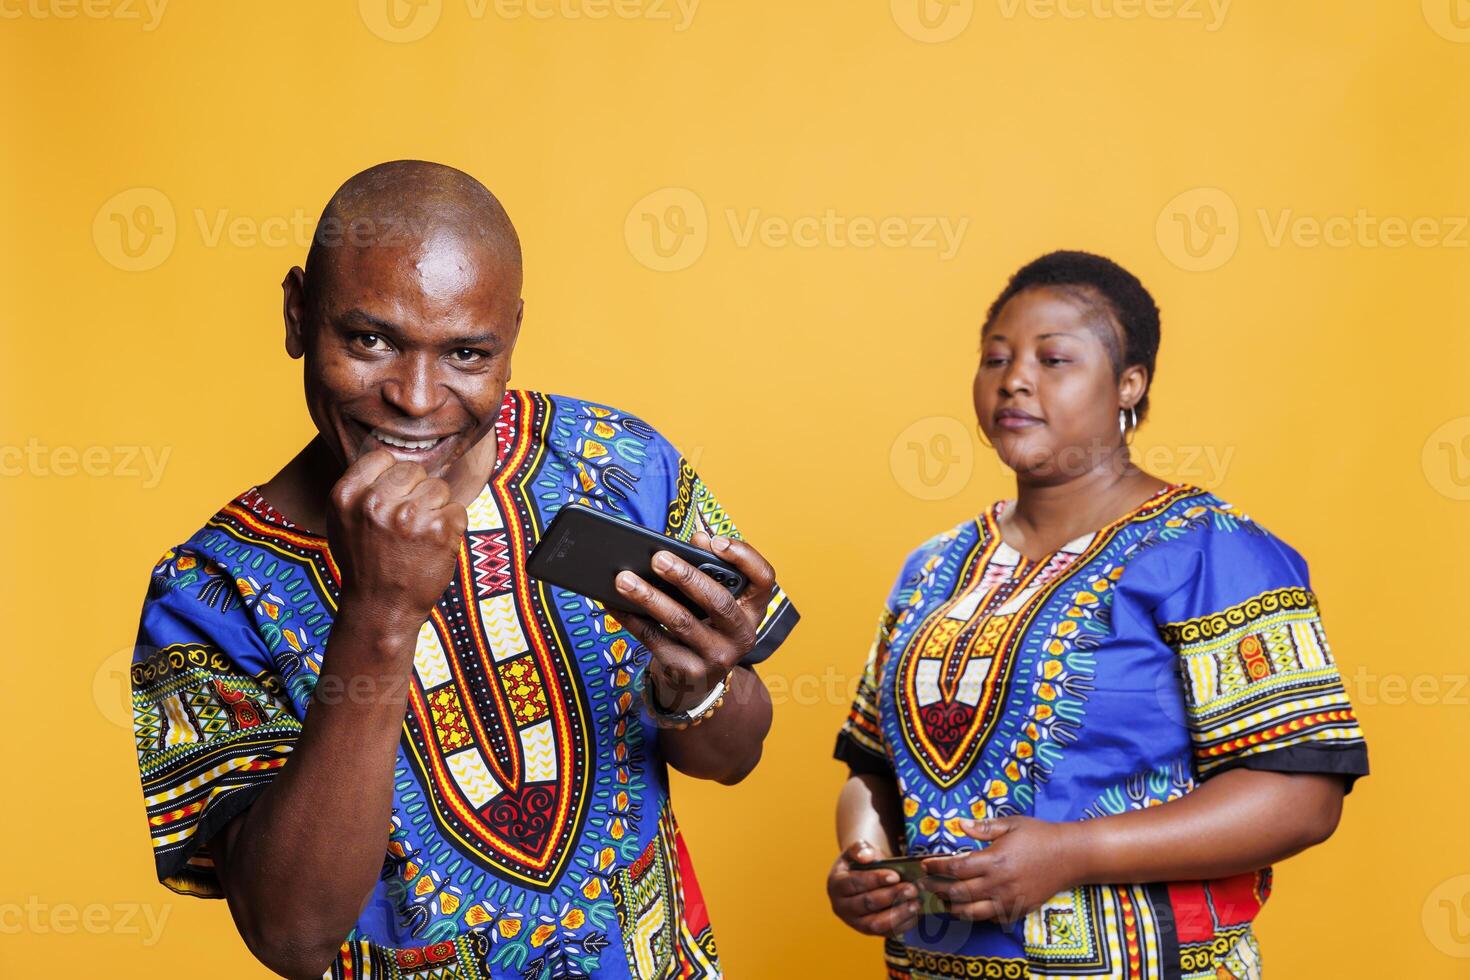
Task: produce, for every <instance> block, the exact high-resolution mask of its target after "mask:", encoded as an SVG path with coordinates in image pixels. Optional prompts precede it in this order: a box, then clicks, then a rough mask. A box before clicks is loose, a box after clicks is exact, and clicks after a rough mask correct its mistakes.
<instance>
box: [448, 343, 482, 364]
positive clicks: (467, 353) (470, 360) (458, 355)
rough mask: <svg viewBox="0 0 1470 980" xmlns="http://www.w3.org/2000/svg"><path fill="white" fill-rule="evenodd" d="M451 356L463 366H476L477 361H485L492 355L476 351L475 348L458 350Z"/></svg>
mask: <svg viewBox="0 0 1470 980" xmlns="http://www.w3.org/2000/svg"><path fill="white" fill-rule="evenodd" d="M450 356H451V357H453V358H454V359H455V360H456V361H458V362H460V363H461V364H474V363H476V362H477V361H482V360H484V359H485V358H486V357H489V356H490V355H489V354H487V353H486V352H485V351H482V350H476V349H475V348H473V347H461V348H459V349H458V350H456V351H454V353H453V354H451V355H450Z"/></svg>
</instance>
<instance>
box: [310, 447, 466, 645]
mask: <svg viewBox="0 0 1470 980" xmlns="http://www.w3.org/2000/svg"><path fill="white" fill-rule="evenodd" d="M468 522H469V517H468V515H467V514H466V513H465V508H464V505H463V504H460V503H459V502H458V501H456V500H454V499H452V498H451V496H450V491H449V484H448V483H447V482H445V481H444V480H442V479H438V478H436V477H431V476H429V474H428V473H427V472H425V470H424V468H423V467H422V466H420V465H419V464H417V463H410V462H399V461H397V460H395V459H394V458H393V456H392V454H391V453H389V452H387V451H386V450H376V451H374V452H371V453H368V454H367V455H365V456H363V457H361V458H360V459H358V460H357V461H356V462H354V463H353V464H352V465H351V466H350V467H348V469H347V472H346V473H344V474H342V478H341V479H340V480H338V481H337V485H336V486H335V487H333V488H332V503H331V507H330V509H329V511H328V517H327V535H328V540H329V542H330V543H331V548H332V555H333V557H334V558H335V559H336V561H337V566H338V568H340V569H341V572H342V591H343V603H344V605H351V606H352V607H353V608H354V610H355V614H356V615H357V616H365V617H368V618H370V619H371V620H372V621H373V623H374V625H376V626H378V627H379V628H381V629H382V630H384V631H386V632H388V633H398V634H399V635H417V634H418V631H419V627H421V626H422V625H423V623H424V620H426V619H428V617H429V611H430V610H431V609H433V607H434V603H435V602H437V601H438V600H439V596H440V595H442V594H443V592H444V590H445V588H447V587H448V585H449V582H450V580H451V579H452V578H453V577H454V569H455V564H456V561H457V559H458V556H459V549H460V542H461V541H462V540H463V537H464V532H465V527H466V525H467V524H468Z"/></svg>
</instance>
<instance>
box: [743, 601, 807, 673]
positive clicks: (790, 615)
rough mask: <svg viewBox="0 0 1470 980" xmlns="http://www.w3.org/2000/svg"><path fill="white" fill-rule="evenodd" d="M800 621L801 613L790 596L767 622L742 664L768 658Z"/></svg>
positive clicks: (746, 664) (748, 664)
mask: <svg viewBox="0 0 1470 980" xmlns="http://www.w3.org/2000/svg"><path fill="white" fill-rule="evenodd" d="M800 621H801V613H799V612H797V611H796V607H795V606H794V605H792V604H791V599H790V598H789V597H788V598H787V599H786V601H785V602H784V603H783V604H782V605H781V608H780V609H778V610H776V615H775V617H774V618H773V619H772V620H771V621H770V622H769V623H767V624H766V628H765V630H764V632H762V633H761V635H760V638H759V639H757V640H756V642H755V646H754V647H752V648H751V651H750V652H749V653H747V654H746V655H745V657H744V659H742V660H741V661H740V665H741V666H742V667H753V666H755V665H756V664H758V663H762V662H763V661H765V660H768V659H769V658H770V656H771V654H773V653H775V652H776V648H777V647H779V646H780V645H781V644H782V643H785V642H786V637H788V636H790V635H791V631H792V630H793V629H795V628H796V624H797V623H799V622H800Z"/></svg>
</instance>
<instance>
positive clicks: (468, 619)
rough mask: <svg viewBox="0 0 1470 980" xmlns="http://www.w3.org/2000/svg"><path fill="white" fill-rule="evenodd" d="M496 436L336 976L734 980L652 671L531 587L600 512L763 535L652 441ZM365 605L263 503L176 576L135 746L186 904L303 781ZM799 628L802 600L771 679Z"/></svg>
mask: <svg viewBox="0 0 1470 980" xmlns="http://www.w3.org/2000/svg"><path fill="white" fill-rule="evenodd" d="M495 434H496V438H497V441H498V451H499V452H498V459H497V463H496V469H495V471H494V474H493V476H492V477H491V478H490V481H489V483H488V484H487V485H486V487H485V489H484V490H483V491H482V492H481V494H480V495H479V497H478V498H477V499H476V500H475V501H474V502H473V503H472V504H471V505H470V507H469V508H468V510H469V527H468V530H467V531H466V534H465V541H464V543H463V546H462V548H461V551H460V566H459V572H458V574H457V575H456V577H455V579H454V581H453V582H452V583H451V585H450V586H449V588H448V589H447V590H446V591H445V593H444V595H443V596H442V597H441V598H440V600H439V602H438V604H437V605H436V606H435V608H434V610H433V612H432V614H431V615H430V618H429V620H428V621H427V622H426V623H425V624H424V626H423V629H422V631H421V632H420V634H419V639H418V645H417V649H416V652H415V655H414V670H413V675H412V679H411V688H410V694H409V706H408V710H407V712H406V715H405V718H404V724H403V735H402V740H401V743H400V746H399V750H398V758H397V762H396V764H395V767H394V771H393V795H394V800H393V810H392V817H391V822H390V827H389V840H388V846H387V852H386V853H385V854H384V858H383V867H382V875H381V880H380V881H379V882H378V884H377V886H376V887H375V889H374V891H373V893H372V896H371V898H370V899H369V901H368V903H367V906H366V908H365V909H364V911H363V913H362V916H361V917H360V918H359V919H358V921H357V924H356V926H355V928H354V929H353V930H352V932H351V934H350V935H349V936H347V937H346V941H345V942H344V943H343V945H342V948H341V950H340V953H339V955H338V957H337V959H336V961H335V962H334V963H333V964H332V967H331V969H330V970H329V971H328V973H327V974H326V976H329V977H336V978H349V977H350V978H366V977H382V978H392V977H451V976H452V977H456V978H464V980H470V978H480V977H515V978H527V980H537V978H569V980H575V978H582V977H599V978H602V977H608V978H623V977H634V978H650V977H660V978H662V977H716V976H719V975H720V971H719V966H718V961H717V958H716V952H715V944H714V939H713V935H712V933H711V930H710V925H709V916H708V914H707V912H706V910H705V906H704V902H703V900H702V899H701V897H700V891H699V885H698V882H697V881H696V879H695V877H694V872H693V869H692V867H691V866H690V863H689V855H688V853H687V851H686V849H685V847H684V843H683V840H682V838H681V836H680V833H679V830H678V826H677V824H676V823H675V820H674V815H673V812H672V810H671V809H670V806H669V795H668V782H667V778H668V777H667V770H666V767H665V762H664V759H663V758H662V756H661V755H660V753H659V745H658V729H657V728H656V727H655V726H654V725H653V723H652V722H651V721H650V720H649V719H648V718H647V716H646V713H645V712H644V711H643V710H642V702H641V697H640V693H639V692H640V687H641V684H642V679H643V674H644V668H645V666H646V664H647V660H648V653H647V651H646V650H645V649H644V648H643V647H642V646H641V645H639V644H638V643H637V642H636V641H635V640H634V639H633V638H632V636H631V635H630V634H628V633H627V632H625V631H624V630H622V629H621V628H620V626H619V625H618V624H617V622H616V621H615V620H614V619H612V618H611V617H609V616H608V615H606V613H605V612H604V611H603V609H602V608H601V606H600V605H598V604H597V603H595V602H594V601H593V600H590V599H587V598H584V597H583V596H580V595H577V594H575V593H572V592H568V591H565V590H562V589H559V588H556V587H554V586H551V585H549V584H546V583H543V582H540V581H538V580H536V579H533V578H531V577H530V576H528V575H527V574H526V571H525V563H526V556H527V555H528V553H529V552H530V551H531V549H532V548H533V547H534V546H535V544H536V542H537V540H538V536H539V535H540V534H541V532H542V530H543V529H544V528H545V527H546V525H547V523H548V522H549V521H550V519H551V518H552V516H554V515H555V514H556V512H557V511H558V510H559V509H560V508H561V507H562V505H563V504H565V503H567V502H569V501H574V500H579V501H583V502H586V503H590V504H592V505H593V506H596V507H599V508H602V509H605V510H608V511H610V512H614V513H617V514H619V515H621V516H624V517H626V518H629V519H631V520H633V521H636V522H638V523H639V524H642V525H644V526H646V527H650V528H653V529H655V530H658V531H662V532H665V533H668V534H671V535H674V536H676V537H678V538H681V539H684V540H687V539H689V538H690V537H691V536H692V535H693V533H694V532H695V531H697V530H705V531H708V532H710V533H711V534H721V535H729V536H738V533H739V532H738V531H737V530H736V528H735V525H734V524H733V523H732V521H731V519H730V517H729V515H728V514H727V513H726V512H725V510H724V509H723V508H722V507H721V506H720V504H719V503H718V502H717V501H716V499H715V497H714V496H713V495H712V494H711V493H710V491H709V489H708V487H706V486H705V484H704V483H703V482H702V481H701V480H700V478H699V477H698V476H697V475H696V474H695V472H694V470H693V469H692V468H691V467H690V465H689V463H688V462H687V461H686V460H684V458H683V457H681V456H680V455H679V453H678V452H677V451H676V450H675V449H674V448H673V446H671V445H670V444H669V442H668V441H667V440H665V439H664V438H663V437H662V436H661V435H659V434H658V433H657V432H656V431H654V430H653V429H652V428H651V427H650V426H649V425H648V424H647V423H645V422H643V421H642V420H640V419H638V418H635V417H633V416H630V415H627V414H624V413H622V412H619V411H616V410H614V409H611V408H607V407H605V406H600V405H594V404H591V403H588V402H585V401H581V400H578V399H574V398H567V397H561V396H552V395H543V394H538V393H534V392H529V391H509V392H507V393H506V396H505V401H504V403H503V405H502V407H501V411H500V415H499V418H498V421H497V423H496V433H495ZM339 594H340V579H339V575H338V571H337V567H336V565H335V564H334V563H333V560H332V556H331V554H330V553H329V551H328V548H327V542H326V540H325V539H323V538H321V537H318V536H315V535H312V534H308V533H304V532H303V531H302V530H301V529H299V528H297V527H294V526H293V525H292V524H290V523H289V522H288V521H287V520H286V519H285V518H284V517H282V515H280V514H279V513H277V512H275V511H274V510H272V508H271V507H270V505H269V504H268V503H267V502H266V501H265V499H264V498H262V497H261V495H260V493H259V492H258V491H257V490H255V489H253V488H252V489H251V490H249V491H247V492H245V493H244V494H242V495H241V496H239V497H238V498H236V499H235V500H234V501H232V502H231V503H229V504H228V505H226V506H225V507H224V509H222V510H221V511H220V512H219V513H218V514H216V515H215V516H214V517H213V518H212V519H211V520H210V521H209V523H208V524H206V525H205V526H204V527H203V529H201V530H200V531H199V532H198V533H196V534H195V535H194V536H193V537H192V538H190V539H189V540H188V541H187V542H185V543H184V544H183V545H181V546H179V547H178V548H176V549H174V550H172V551H170V552H168V554H167V555H165V556H164V558H163V560H162V561H161V562H160V563H159V564H158V566H157V567H156V568H155V569H154V571H153V577H152V581H151V586H150V589H149V592H148V598H147V600H146V602H145V604H144V607H143V613H142V623H141V626H140V628H139V635H138V646H137V651H136V654H135V656H134V660H133V668H132V683H133V710H134V719H135V723H134V729H135V732H134V733H135V735H136V739H137V749H138V765H139V768H140V770H141V773H142V779H143V792H144V796H145V798H146V806H147V814H148V825H149V829H150V831H151V834H152V843H153V852H154V856H155V858H156V862H157V871H158V876H159V879H160V880H161V881H162V882H163V883H164V884H166V885H167V886H169V887H170V888H172V889H174V890H175V891H179V892H182V893H184V894H191V895H199V896H206V897H219V896H220V894H221V892H220V885H219V881H218V879H217V877H216V875H215V872H214V866H213V862H212V861H211V859H210V854H209V843H208V842H209V838H210V836H211V835H212V834H214V833H215V832H217V831H218V830H219V829H220V827H221V826H223V825H224V824H225V823H226V822H228V821H229V820H230V819H231V818H232V817H234V816H236V815H237V814H239V813H240V812H242V811H243V810H245V809H246V808H247V807H248V806H249V805H250V803H251V802H252V801H253V800H254V799H255V798H256V796H257V795H258V794H259V793H260V792H261V791H262V790H264V789H265V788H266V787H267V786H268V785H269V783H270V780H271V778H272V777H273V776H274V775H275V774H276V773H277V772H279V771H280V769H281V767H282V766H284V765H285V764H286V763H287V761H288V760H289V758H290V754H291V749H292V746H293V745H294V743H295V741H296V739H297V738H298V737H299V735H300V733H301V729H302V719H303V718H304V717H305V715H306V709H307V706H308V704H309V703H310V702H311V698H312V692H313V689H314V688H315V685H316V681H317V677H318V674H319V672H320V669H321V660H322V653H323V651H324V649H325V648H326V645H327V637H328V635H329V633H330V632H331V628H332V618H333V614H334V613H335V611H336V608H337V600H338V597H339ZM796 620H797V613H796V610H795V608H794V607H793V606H792V605H791V603H790V602H789V601H788V600H787V598H786V596H785V594H784V593H782V592H780V591H779V590H778V592H777V594H776V596H775V597H774V598H773V599H772V601H771V604H770V606H769V608H768V610H767V613H766V617H765V620H764V622H763V623H762V625H761V627H760V631H759V635H758V643H757V646H756V648H755V649H754V650H753V651H752V653H751V654H750V655H749V656H748V657H747V659H746V661H745V663H747V664H754V663H756V662H759V661H760V660H762V659H764V658H765V657H767V656H769V655H770V654H771V652H772V651H773V650H774V649H775V648H776V647H777V646H778V645H779V644H780V643H781V642H782V640H783V639H784V638H785V637H786V635H787V633H788V632H789V631H790V630H791V628H792V627H793V626H794V625H795V623H796Z"/></svg>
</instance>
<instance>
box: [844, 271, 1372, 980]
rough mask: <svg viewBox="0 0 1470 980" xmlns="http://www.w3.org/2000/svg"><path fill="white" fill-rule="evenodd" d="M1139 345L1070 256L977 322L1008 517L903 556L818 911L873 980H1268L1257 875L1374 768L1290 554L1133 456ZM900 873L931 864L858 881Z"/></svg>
mask: <svg viewBox="0 0 1470 980" xmlns="http://www.w3.org/2000/svg"><path fill="white" fill-rule="evenodd" d="M1158 343H1159V314H1158V309H1157V307H1156V306H1155V305H1154V301H1153V299H1152V297H1151V296H1150V295H1149V294H1148V292H1147V290H1145V289H1144V287H1143V285H1142V284H1141V283H1139V281H1138V280H1137V279H1136V278H1134V277H1133V276H1132V275H1131V274H1129V273H1128V272H1126V271H1125V270H1123V269H1122V268H1120V267H1119V266H1117V265H1116V264H1114V263H1113V262H1110V261H1109V260H1107V259H1104V258H1101V257H1099V256H1095V255H1089V254H1086V253H1080V252H1057V253H1054V254H1051V255H1047V256H1044V257H1042V258H1040V259H1038V260H1036V261H1035V262H1032V263H1031V264H1030V265H1027V266H1026V267H1024V268H1023V269H1021V270H1020V271H1019V272H1018V273H1016V275H1015V276H1014V277H1013V278H1012V279H1011V281H1010V283H1009V284H1008V285H1007V287H1006V289H1005V290H1004V292H1002V293H1001V295H1000V296H999V297H998V298H997V299H996V301H995V303H994V304H993V305H992V306H991V308H990V312H989V315H988V317H987V319H986V322H985V327H984V329H983V331H982V332H981V358H980V365H979V368H978V370H977V372H976V375H975V390H974V395H975V411H976V413H977V415H978V416H979V419H980V429H981V430H982V432H983V435H984V437H985V438H986V439H987V440H988V441H989V442H990V443H991V444H993V446H994V449H995V451H996V452H997V453H998V454H999V455H1000V457H1001V459H1002V460H1003V461H1004V462H1005V463H1006V464H1007V465H1008V466H1010V467H1011V468H1012V469H1013V470H1015V473H1016V497H1015V500H1014V501H1013V502H1002V503H997V504H995V505H994V506H992V507H990V508H989V509H987V510H986V511H985V512H984V513H983V514H981V515H980V516H979V518H978V519H977V520H974V521H967V522H965V523H964V524H962V525H960V526H959V527H957V528H955V529H953V530H951V531H948V532H946V533H944V534H941V535H939V536H938V537H935V538H933V539H932V540H930V541H928V542H926V543H925V544H924V545H922V546H921V547H920V548H919V549H918V550H916V551H915V552H913V554H911V555H910V556H909V558H908V560H907V561H905V562H904V565H903V569H902V571H901V572H900V574H899V576H898V580H897V582H896V583H895V584H894V587H893V589H892V591H891V592H890V594H889V596H888V605H887V608H886V610H885V611H884V614H883V617H882V620H881V623H880V626H879V630H878V637H877V640H876V641H875V643H874V645H873V649H872V652H871V653H870V655H869V658H868V662H867V667H866V671H865V673H864V677H863V680H862V684H861V686H860V688H859V691H858V695H857V699H856V701H855V702H854V704H853V708H852V712H851V714H850V716H849V718H848V720H847V722H846V723H845V724H844V726H843V729H842V732H841V734H840V736H839V737H838V741H837V750H836V756H837V758H839V759H841V760H843V761H845V762H846V763H847V764H848V766H849V768H850V769H851V775H850V778H849V779H848V781H847V783H846V785H845V786H844V788H843V791H842V795H841V799H840V801H839V803H838V814H837V823H838V836H839V844H840V847H841V848H842V853H841V855H840V856H839V858H838V859H837V861H836V863H835V864H834V865H833V867H832V870H831V873H830V875H829V877H828V881H827V890H828V895H829V898H830V900H831V903H832V908H833V911H834V912H836V914H837V915H838V916H839V917H840V918H841V919H842V920H843V921H844V922H846V923H847V924H848V925H849V926H851V927H852V928H854V929H856V930H858V931H860V932H863V933H869V934H874V935H884V936H888V937H890V938H889V940H888V942H887V945H886V954H887V964H888V974H889V976H891V977H915V978H927V977H1030V976H1038V975H1044V976H1049V977H1055V976H1064V977H1065V976H1088V977H1099V976H1102V977H1149V978H1152V977H1164V978H1176V977H1184V978H1188V977H1212V978H1230V977H1238V978H1254V977H1259V976H1260V975H1261V961H1260V951H1259V948H1258V946H1257V944H1256V941H1255V938H1254V937H1253V936H1252V934H1251V920H1252V919H1253V917H1254V916H1255V913H1256V912H1257V911H1258V910H1259V908H1260V906H1261V904H1262V903H1263V902H1264V901H1265V899H1266V896H1267V894H1268V892H1269V889H1270V880H1271V869H1270V865H1271V864H1272V863H1273V862H1275V861H1279V860H1281V859H1283V858H1286V857H1288V856H1290V855H1292V854H1295V853H1297V852H1298V851H1301V850H1303V849H1305V848H1307V847H1311V846H1312V845H1314V844H1318V843H1321V842H1322V841H1324V840H1326V839H1327V837H1328V836H1330V835H1331V834H1332V832H1333V830H1334V829H1335V828H1336V826H1337V822H1338V817H1339V814H1340V813H1341V807H1342V798H1343V795H1344V794H1345V793H1346V792H1347V791H1348V790H1349V789H1350V788H1351V785H1352V782H1353V780H1354V779H1356V778H1357V777H1358V776H1362V775H1366V774H1367V772H1368V762H1367V750H1366V747H1365V745H1364V743H1363V738H1362V733H1361V732H1360V730H1359V728H1358V725H1357V721H1356V719H1355V717H1354V715H1353V712H1352V708H1351V706H1350V705H1349V704H1348V700H1347V697H1346V694H1345V692H1344V690H1343V686H1342V681H1341V677H1340V675H1339V674H1338V671H1337V668H1336V666H1335V665H1334V663H1333V659H1332V656H1331V654H1330V652H1329V650H1328V647H1327V642H1326V638H1325V636H1324V634H1323V632H1322V625H1321V621H1320V619H1319V617H1318V607H1317V600H1316V598H1315V597H1314V596H1313V594H1312V592H1311V591H1310V586H1309V583H1308V578H1307V568H1306V564H1305V563H1304V562H1303V561H1302V559H1301V557H1300V556H1298V555H1297V554H1296V552H1294V551H1293V550H1291V548H1289V547H1288V546H1287V545H1286V544H1284V543H1283V542H1282V541H1280V540H1279V539H1278V538H1276V537H1274V536H1273V535H1271V534H1270V533H1269V532H1267V531H1266V530H1265V529H1263V528H1262V527H1261V526H1260V525H1258V524H1256V523H1254V522H1252V521H1251V520H1250V519H1249V518H1247V517H1245V516H1244V515H1243V514H1240V513H1239V512H1237V511H1235V510H1234V509H1233V508H1232V507H1231V506H1230V505H1229V504H1227V503H1225V502H1223V501H1221V500H1220V499H1219V498H1217V497H1215V496H1214V495H1213V494H1210V493H1207V492H1205V491H1203V490H1200V489H1198V488H1196V487H1192V486H1187V485H1177V484H1171V483H1167V482H1165V481H1163V480H1160V479H1159V478H1157V477H1155V476H1152V475H1151V474H1149V473H1146V472H1144V471H1143V470H1140V469H1139V468H1138V467H1136V466H1134V465H1133V464H1132V463H1131V462H1130V461H1129V456H1128V442H1129V441H1130V440H1131V436H1132V432H1133V430H1134V429H1136V428H1137V426H1138V424H1139V423H1140V422H1141V421H1142V420H1143V419H1144V417H1145V416H1146V415H1147V411H1148V388H1149V383H1150V381H1151V380H1152V377H1153V373H1154V359H1155V355H1156V353H1157V350H1158ZM905 854H910V855H934V856H932V857H926V858H925V859H924V860H922V862H920V863H919V864H918V868H920V869H922V870H921V872H917V871H916V872H911V873H910V874H907V875H905V876H904V877H905V878H917V880H902V881H901V880H900V875H899V873H898V872H897V871H895V870H892V869H886V868H885V869H869V870H862V868H861V866H862V865H863V864H867V863H869V862H872V861H874V860H877V859H880V858H885V857H888V856H890V855H905ZM911 867H912V866H911ZM920 874H921V875H922V876H921V877H920V876H919V875H920ZM921 900H922V901H923V902H924V905H925V907H929V905H930V903H931V902H936V901H937V902H942V906H941V907H942V908H943V909H945V910H946V911H945V912H944V914H934V915H930V914H927V913H926V914H924V915H921V914H920V908H921Z"/></svg>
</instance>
